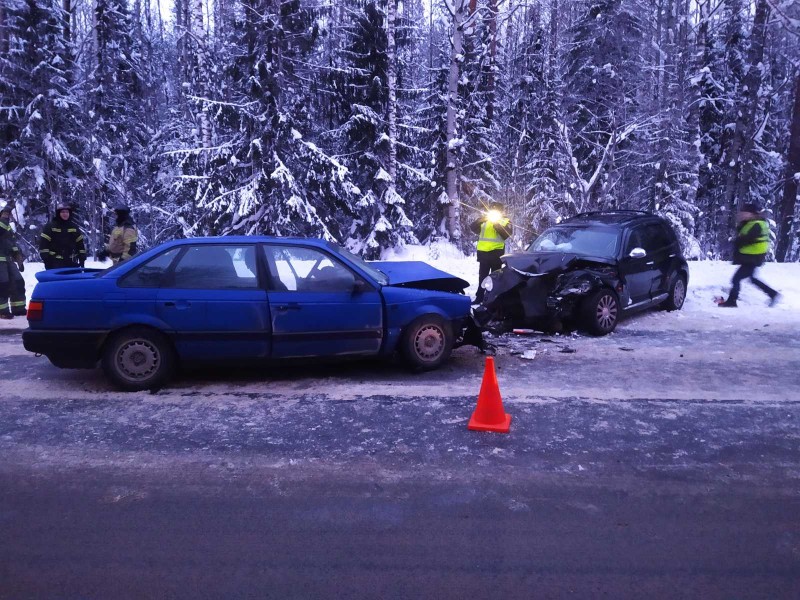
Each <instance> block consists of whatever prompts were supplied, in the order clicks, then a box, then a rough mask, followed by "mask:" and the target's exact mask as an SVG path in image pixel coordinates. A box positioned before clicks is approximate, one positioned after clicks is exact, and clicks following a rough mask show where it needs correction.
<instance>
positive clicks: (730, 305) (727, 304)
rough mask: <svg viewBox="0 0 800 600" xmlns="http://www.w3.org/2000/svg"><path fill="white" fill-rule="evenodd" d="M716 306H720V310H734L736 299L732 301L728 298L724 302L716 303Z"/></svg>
mask: <svg viewBox="0 0 800 600" xmlns="http://www.w3.org/2000/svg"><path fill="white" fill-rule="evenodd" d="M717 306H721V307H722V308H736V306H737V304H736V298H734V299H732V300H731V299H730V298H728V299H727V300H725V301H724V302H720V303H718V304H717Z"/></svg>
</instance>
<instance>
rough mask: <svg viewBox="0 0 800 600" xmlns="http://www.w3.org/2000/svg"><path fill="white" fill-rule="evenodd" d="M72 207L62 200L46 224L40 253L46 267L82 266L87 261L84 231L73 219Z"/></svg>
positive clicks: (40, 240) (41, 237) (40, 243)
mask: <svg viewBox="0 0 800 600" xmlns="http://www.w3.org/2000/svg"><path fill="white" fill-rule="evenodd" d="M72 212H73V211H72V207H71V206H70V205H69V204H67V203H65V202H61V203H59V204H58V206H56V214H55V215H54V216H53V218H52V219H51V220H50V222H49V223H48V224H47V225H45V226H44V229H43V230H42V234H41V236H40V238H39V254H40V255H41V257H42V262H43V263H44V268H45V269H60V268H63V267H82V266H83V265H84V263H85V262H86V244H85V242H84V240H83V233H81V230H80V229H79V228H78V225H77V223H75V221H74V220H73V218H72V217H73V215H72Z"/></svg>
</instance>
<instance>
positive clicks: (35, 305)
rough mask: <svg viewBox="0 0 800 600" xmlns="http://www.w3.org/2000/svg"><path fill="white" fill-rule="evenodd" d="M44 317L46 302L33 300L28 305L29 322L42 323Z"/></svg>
mask: <svg viewBox="0 0 800 600" xmlns="http://www.w3.org/2000/svg"><path fill="white" fill-rule="evenodd" d="M42 317H44V302H42V301H40V300H31V301H30V302H29V303H28V321H41V320H42Z"/></svg>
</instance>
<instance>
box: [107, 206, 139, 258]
mask: <svg viewBox="0 0 800 600" xmlns="http://www.w3.org/2000/svg"><path fill="white" fill-rule="evenodd" d="M114 213H116V215H117V220H116V224H115V225H114V229H112V230H111V235H110V236H109V238H108V243H107V244H106V245H105V248H103V250H101V251H100V252H99V253H98V255H97V258H100V259H104V258H108V257H111V260H112V261H113V262H114V264H116V263H118V262H121V261H123V260H127V259H129V258H130V257H131V256H133V255H134V254H136V243H137V242H138V241H139V232H138V231H137V230H136V224H135V223H134V222H133V219H132V218H131V209H130V207H128V206H126V205H124V204H121V205H119V206H117V207H116V208H115V209H114Z"/></svg>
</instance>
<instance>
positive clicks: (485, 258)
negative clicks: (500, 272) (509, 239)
mask: <svg viewBox="0 0 800 600" xmlns="http://www.w3.org/2000/svg"><path fill="white" fill-rule="evenodd" d="M503 252H504V251H503V250H492V251H491V252H478V265H479V266H478V291H477V292H475V300H477V301H478V302H480V301H481V300H483V295H484V293H485V291H486V290H484V289H483V288H482V287H481V282H482V281H483V280H484V279H486V278H487V277H488V276H489V273H491V272H492V271H497V269H499V268H501V267H502V266H503V261H501V260H500V257H501V256H503Z"/></svg>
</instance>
